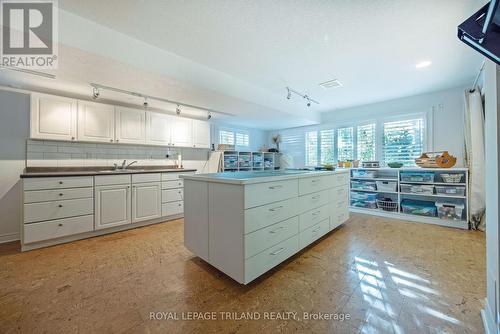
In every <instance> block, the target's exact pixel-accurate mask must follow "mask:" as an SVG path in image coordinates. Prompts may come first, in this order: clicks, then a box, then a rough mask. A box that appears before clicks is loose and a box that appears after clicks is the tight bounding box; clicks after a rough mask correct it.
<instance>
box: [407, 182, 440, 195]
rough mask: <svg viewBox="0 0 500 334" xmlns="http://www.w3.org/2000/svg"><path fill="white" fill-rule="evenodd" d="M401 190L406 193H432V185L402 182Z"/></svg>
mask: <svg viewBox="0 0 500 334" xmlns="http://www.w3.org/2000/svg"><path fill="white" fill-rule="evenodd" d="M401 192H402V193H406V194H420V195H434V186H429V185H425V184H402V185H401Z"/></svg>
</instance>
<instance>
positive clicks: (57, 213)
mask: <svg viewBox="0 0 500 334" xmlns="http://www.w3.org/2000/svg"><path fill="white" fill-rule="evenodd" d="M93 202H94V200H93V199H92V198H83V199H70V200H66V201H54V202H40V203H29V204H24V222H25V223H33V222H38V221H44V220H52V219H60V218H66V217H74V216H83V215H88V214H92V213H93V212H94V203H93Z"/></svg>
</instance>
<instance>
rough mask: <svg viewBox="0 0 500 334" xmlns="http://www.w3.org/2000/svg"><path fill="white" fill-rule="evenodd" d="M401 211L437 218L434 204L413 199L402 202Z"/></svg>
mask: <svg viewBox="0 0 500 334" xmlns="http://www.w3.org/2000/svg"><path fill="white" fill-rule="evenodd" d="M401 210H402V211H403V213H408V214H412V215H419V216H429V217H435V216H436V215H437V209H436V205H435V203H434V202H429V201H417V200H413V199H404V200H403V201H401Z"/></svg>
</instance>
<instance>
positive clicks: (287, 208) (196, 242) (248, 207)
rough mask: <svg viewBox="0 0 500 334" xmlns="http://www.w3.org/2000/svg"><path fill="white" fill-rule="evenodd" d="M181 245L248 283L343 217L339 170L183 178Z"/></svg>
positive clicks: (344, 177)
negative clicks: (182, 241) (182, 240)
mask: <svg viewBox="0 0 500 334" xmlns="http://www.w3.org/2000/svg"><path fill="white" fill-rule="evenodd" d="M181 177H182V178H183V179H184V245H185V246H186V247H187V248H188V249H189V250H190V251H192V252H193V253H194V254H196V255H197V256H199V257H200V258H202V259H203V260H205V261H206V262H208V263H210V264H211V265H213V266H214V267H216V268H217V269H219V270H221V271H222V272H224V273H225V274H227V275H228V276H230V277H232V278H233V279H234V280H236V281H237V282H239V283H242V284H248V283H249V282H251V281H253V280H254V279H255V278H257V277H259V276H260V275H262V274H263V273H265V272H267V271H268V270H270V269H271V268H273V267H274V266H276V265H278V264H279V263H281V262H283V261H284V260H286V259H287V258H289V257H291V256H292V255H294V254H295V253H297V252H298V251H300V250H301V249H303V248H305V247H306V246H308V245H309V244H311V243H313V242H314V241H316V240H317V239H319V238H320V237H322V236H323V235H325V234H327V233H328V232H330V231H332V230H333V229H335V228H336V227H338V226H339V225H340V224H342V223H343V222H345V221H346V220H347V219H348V217H349V211H348V196H349V195H348V182H349V174H348V171H347V170H338V171H295V170H294V171H270V172H267V171H262V172H228V173H216V174H197V175H183V176H181Z"/></svg>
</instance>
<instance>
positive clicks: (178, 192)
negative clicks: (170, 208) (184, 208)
mask: <svg viewBox="0 0 500 334" xmlns="http://www.w3.org/2000/svg"><path fill="white" fill-rule="evenodd" d="M182 192H183V190H182V188H180V189H165V190H162V191H161V202H162V203H168V202H178V201H182V200H183V194H182Z"/></svg>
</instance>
